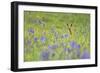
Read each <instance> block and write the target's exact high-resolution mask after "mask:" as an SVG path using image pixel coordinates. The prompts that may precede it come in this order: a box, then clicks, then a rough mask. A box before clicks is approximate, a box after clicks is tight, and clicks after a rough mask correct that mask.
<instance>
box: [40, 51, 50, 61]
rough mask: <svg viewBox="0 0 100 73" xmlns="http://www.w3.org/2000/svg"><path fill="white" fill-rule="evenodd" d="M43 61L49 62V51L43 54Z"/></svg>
mask: <svg viewBox="0 0 100 73" xmlns="http://www.w3.org/2000/svg"><path fill="white" fill-rule="evenodd" d="M41 60H43V61H46V60H49V52H48V51H47V50H44V51H42V52H41Z"/></svg>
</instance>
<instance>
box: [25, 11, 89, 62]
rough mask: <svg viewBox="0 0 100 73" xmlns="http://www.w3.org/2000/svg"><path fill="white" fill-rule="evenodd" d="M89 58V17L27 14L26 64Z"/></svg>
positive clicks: (76, 14)
mask: <svg viewBox="0 0 100 73" xmlns="http://www.w3.org/2000/svg"><path fill="white" fill-rule="evenodd" d="M89 58H90V15H89V14H83V13H60V12H58V13H57V12H36V11H33V12H32V11H24V61H25V62H28V61H29V62H31V61H49V60H52V61H53V60H75V59H89Z"/></svg>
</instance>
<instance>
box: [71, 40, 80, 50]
mask: <svg viewBox="0 0 100 73" xmlns="http://www.w3.org/2000/svg"><path fill="white" fill-rule="evenodd" d="M70 46H71V48H76V49H80V45H79V44H77V43H76V42H75V41H71V42H70Z"/></svg>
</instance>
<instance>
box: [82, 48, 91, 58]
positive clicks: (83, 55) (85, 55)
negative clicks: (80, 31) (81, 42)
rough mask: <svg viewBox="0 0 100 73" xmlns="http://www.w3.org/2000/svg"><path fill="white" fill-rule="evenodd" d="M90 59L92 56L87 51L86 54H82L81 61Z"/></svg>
mask: <svg viewBox="0 0 100 73" xmlns="http://www.w3.org/2000/svg"><path fill="white" fill-rule="evenodd" d="M89 58H90V54H89V52H88V51H87V50H84V52H83V53H82V56H81V59H89Z"/></svg>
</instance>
